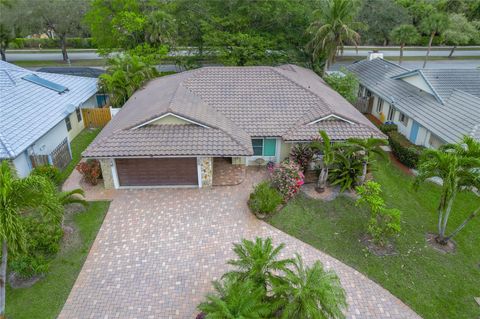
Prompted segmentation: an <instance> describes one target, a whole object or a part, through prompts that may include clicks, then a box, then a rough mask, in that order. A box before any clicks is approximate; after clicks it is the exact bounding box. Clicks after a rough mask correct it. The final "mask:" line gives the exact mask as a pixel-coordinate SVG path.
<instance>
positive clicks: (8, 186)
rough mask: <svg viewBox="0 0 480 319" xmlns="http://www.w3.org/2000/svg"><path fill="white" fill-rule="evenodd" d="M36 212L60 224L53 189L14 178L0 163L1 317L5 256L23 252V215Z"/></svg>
mask: <svg viewBox="0 0 480 319" xmlns="http://www.w3.org/2000/svg"><path fill="white" fill-rule="evenodd" d="M27 209H35V211H39V212H40V213H41V214H42V215H44V217H46V218H49V219H50V220H52V221H53V222H59V221H60V219H61V213H62V212H63V208H62V205H61V203H60V202H59V200H58V197H57V192H56V189H55V186H54V185H53V183H52V182H51V181H49V180H48V179H46V178H45V177H42V176H29V177H26V178H23V179H17V178H15V177H14V176H13V174H12V171H11V168H10V166H9V164H8V162H7V161H2V163H1V164H0V240H1V241H2V262H1V266H0V317H3V316H4V315H5V283H6V278H7V262H8V260H7V257H8V253H18V252H21V251H23V250H24V249H25V243H26V236H27V234H26V233H25V229H24V228H23V224H22V216H21V215H22V213H23V212H24V211H25V210H27Z"/></svg>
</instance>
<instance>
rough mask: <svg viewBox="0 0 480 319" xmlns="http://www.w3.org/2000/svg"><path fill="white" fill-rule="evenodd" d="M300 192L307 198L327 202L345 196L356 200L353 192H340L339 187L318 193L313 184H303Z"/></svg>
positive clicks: (328, 188)
mask: <svg viewBox="0 0 480 319" xmlns="http://www.w3.org/2000/svg"><path fill="white" fill-rule="evenodd" d="M300 190H301V191H302V192H303V193H304V194H305V195H307V197H310V198H313V199H321V200H324V201H327V202H329V201H332V200H334V199H335V198H337V197H338V196H347V197H351V198H353V199H356V198H357V194H356V193H355V191H348V190H347V191H345V192H340V186H334V187H327V188H325V191H324V192H322V193H319V192H317V191H316V190H315V184H305V185H303V186H302V187H301V188H300Z"/></svg>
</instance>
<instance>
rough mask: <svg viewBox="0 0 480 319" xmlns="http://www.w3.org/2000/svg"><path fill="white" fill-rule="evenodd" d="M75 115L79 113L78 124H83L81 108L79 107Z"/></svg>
mask: <svg viewBox="0 0 480 319" xmlns="http://www.w3.org/2000/svg"><path fill="white" fill-rule="evenodd" d="M75 113H77V122H81V121H82V112H81V111H80V108H79V107H77V109H76V110H75Z"/></svg>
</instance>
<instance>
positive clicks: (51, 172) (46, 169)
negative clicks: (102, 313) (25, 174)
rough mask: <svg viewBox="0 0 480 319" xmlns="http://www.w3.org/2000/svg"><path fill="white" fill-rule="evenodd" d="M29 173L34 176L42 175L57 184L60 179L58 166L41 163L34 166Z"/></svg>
mask: <svg viewBox="0 0 480 319" xmlns="http://www.w3.org/2000/svg"><path fill="white" fill-rule="evenodd" d="M30 174H31V175H35V176H43V177H45V178H47V179H49V180H50V181H52V183H53V184H55V185H57V186H58V185H59V184H60V182H61V180H62V176H61V174H60V171H59V170H58V168H56V167H55V166H52V165H42V166H38V167H35V168H34V169H33V170H32V172H31V173H30Z"/></svg>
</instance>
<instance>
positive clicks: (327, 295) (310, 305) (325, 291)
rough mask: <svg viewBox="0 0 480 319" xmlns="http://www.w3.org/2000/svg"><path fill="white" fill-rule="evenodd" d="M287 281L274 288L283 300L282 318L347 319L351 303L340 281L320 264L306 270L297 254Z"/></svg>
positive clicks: (286, 276)
mask: <svg viewBox="0 0 480 319" xmlns="http://www.w3.org/2000/svg"><path fill="white" fill-rule="evenodd" d="M285 279H286V280H285V281H281V282H274V287H273V291H274V293H275V294H276V295H278V296H280V297H281V298H280V300H281V304H280V306H281V309H282V311H281V318H284V319H289V318H304V319H316V318H318V319H323V318H332V319H338V318H345V315H344V313H343V311H344V310H345V309H346V308H347V302H346V295H345V291H344V290H343V288H342V286H341V284H340V280H339V279H338V277H337V275H336V274H335V273H334V272H333V271H326V270H325V269H324V268H323V266H322V264H321V263H320V262H319V261H316V262H315V263H314V264H313V265H312V266H311V267H305V266H304V264H303V261H302V259H301V257H300V256H299V255H298V254H297V256H296V259H295V262H294V267H293V270H288V271H287V272H286V274H285Z"/></svg>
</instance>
